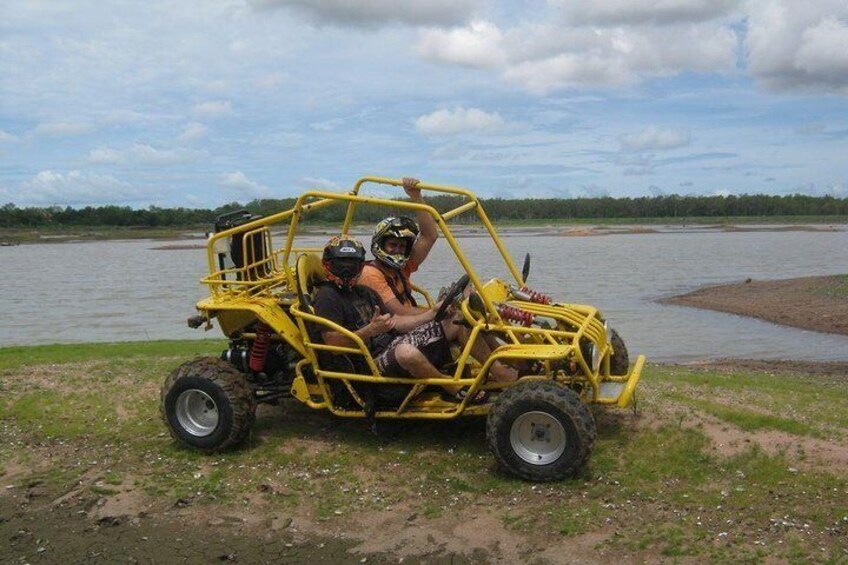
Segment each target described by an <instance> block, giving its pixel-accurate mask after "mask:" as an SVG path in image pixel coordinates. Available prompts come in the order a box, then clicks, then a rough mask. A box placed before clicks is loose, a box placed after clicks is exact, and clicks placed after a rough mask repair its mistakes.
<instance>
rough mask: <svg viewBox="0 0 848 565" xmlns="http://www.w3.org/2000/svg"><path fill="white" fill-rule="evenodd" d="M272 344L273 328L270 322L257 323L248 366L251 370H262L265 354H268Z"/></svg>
mask: <svg viewBox="0 0 848 565" xmlns="http://www.w3.org/2000/svg"><path fill="white" fill-rule="evenodd" d="M270 344H271V328H270V327H268V324H265V323H262V322H259V323H258V324H256V338H255V339H254V340H253V345H251V346H250V362H249V363H248V366H249V367H250V370H251V371H255V372H257V373H258V372H260V371H262V369H264V368H265V356H266V355H267V354H268V346H269V345H270Z"/></svg>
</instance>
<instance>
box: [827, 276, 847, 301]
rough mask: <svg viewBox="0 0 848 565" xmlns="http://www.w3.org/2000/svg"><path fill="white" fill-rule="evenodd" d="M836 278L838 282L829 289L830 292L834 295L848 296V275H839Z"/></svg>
mask: <svg viewBox="0 0 848 565" xmlns="http://www.w3.org/2000/svg"><path fill="white" fill-rule="evenodd" d="M834 278H835V279H836V284H835V285H834V286H833V287H832V288H831V289H830V290H829V293H830V294H831V295H833V296H841V297H846V298H848V275H838V276H836V277H834Z"/></svg>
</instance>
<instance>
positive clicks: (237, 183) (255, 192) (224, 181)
mask: <svg viewBox="0 0 848 565" xmlns="http://www.w3.org/2000/svg"><path fill="white" fill-rule="evenodd" d="M220 184H221V186H224V187H226V188H230V189H233V190H236V191H238V192H239V193H240V194H242V195H243V196H248V197H253V198H257V197H266V196H268V194H269V190H268V187H267V186H265V185H262V184H260V183H258V182H256V181H253V180H250V179H249V178H247V175H245V174H244V173H243V172H241V171H235V172H233V173H224V174H223V175H221V179H220Z"/></svg>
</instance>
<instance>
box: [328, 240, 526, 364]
mask: <svg viewBox="0 0 848 565" xmlns="http://www.w3.org/2000/svg"><path fill="white" fill-rule="evenodd" d="M322 260H323V264H324V271H325V272H326V274H327V278H328V280H329V283H328V284H325V285H322V286H320V287H319V288H318V291H317V293H316V295H315V298H314V300H313V304H314V308H315V314H316V315H318V316H321V317H322V318H327V319H328V320H331V321H333V322H335V323H336V324H338V325H340V326H341V327H343V328H345V329H347V330H350V331H352V332H353V333H355V334H356V335H357V336H359V337H360V338H361V339H362V340H363V341H364V342H365V344H366V346H367V347H368V350H369V351H370V352H371V354H372V356H373V357H374V361H375V363H376V365H377V368H378V369H379V370H380V373H381V374H383V375H385V376H395V377H415V378H445V377H447V375H444V374H442V373H441V372H440V371H439V369H438V367H440V366H442V365H444V364H446V363H448V362H449V361H450V360H451V357H450V347H449V344H450V342H451V341H454V340H457V339H459V340H460V341H463V342H464V341H465V340H464V337H466V336H465V334H464V333H462V335H460V332H461V328H460V326H458V325H456V324H452V323H451V320H450V319H446V320H444V321H442V322H437V321H435V320H434V316H435V309H429V310H422V311H421V312H420V313H418V314H414V315H407V316H394V315H392V314H390V313H388V312H387V311H386V308H385V305H384V304H383V302H382V301H381V300H380V298H379V297H378V296H377V294H376V293H374V291H372V290H371V289H369V288H367V287H365V286H362V285H358V284H356V283H357V280H358V278H359V274H360V273H361V272H362V267H363V265H364V262H365V249H364V247H363V246H362V244H361V243H359V242H358V241H356V240H355V239H351V238H339V237H335V238H333V239H331V240H330V242H329V243H328V244H327V245H326V246H325V247H324V254H323V257H322ZM320 329H321V337H322V339H323V341H324V343H325V344H327V345H335V346H339V347H356V344H355V343H354V342H353V340H351V339H350V338H349V337H347V336H346V335H344V334H342V333H341V332H338V331H334V330H332V329H329V328H327V327H326V326H321V328H320ZM478 342H479V343H477V344H475V348H474V349H475V357H476V356H477V354H482V355H481V356H482V357H483V358H484V359H485V358H486V357H487V356H488V355H489V354H490V353H491V351H490V350H489V349H488V347H487V346H486V344H485V342H484V341H483V340H478ZM492 376H493V377H494V380H497V381H501V380H515V378H516V377H517V375H516V374H515V372H514V369H511V368H509V367H506V366H501V365H496V366H493V368H492ZM447 378H449V377H447Z"/></svg>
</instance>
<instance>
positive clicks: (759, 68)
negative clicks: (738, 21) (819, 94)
mask: <svg viewBox="0 0 848 565" xmlns="http://www.w3.org/2000/svg"><path fill="white" fill-rule="evenodd" d="M749 6H750V16H749V21H748V33H747V38H746V42H745V46H746V48H747V51H748V61H749V63H748V68H749V70H750V72H751V74H753V76H754V77H755V78H756V79H757V80H758V81H760V83H761V84H763V85H765V86H766V87H768V88H772V89H777V90H783V89H806V90H822V91H826V92H835V93H840V94H848V48H846V46H848V23H846V20H848V4H846V3H845V2H844V1H841V0H838V1H834V0H820V1H819V2H804V3H797V2H786V1H782V0H751V2H750V3H749Z"/></svg>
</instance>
